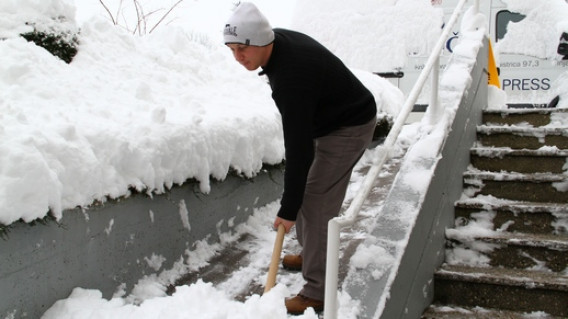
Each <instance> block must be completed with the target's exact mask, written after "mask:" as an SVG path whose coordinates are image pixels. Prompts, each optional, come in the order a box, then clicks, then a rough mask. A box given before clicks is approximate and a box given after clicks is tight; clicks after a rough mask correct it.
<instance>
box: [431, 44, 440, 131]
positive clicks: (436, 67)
mask: <svg viewBox="0 0 568 319" xmlns="http://www.w3.org/2000/svg"><path fill="white" fill-rule="evenodd" d="M430 76H431V79H430V80H431V82H432V83H431V86H432V87H431V90H430V106H429V108H430V124H431V125H434V124H436V123H438V115H439V114H440V112H441V111H442V110H440V106H439V105H438V104H439V103H438V96H439V95H438V94H439V93H438V88H439V83H440V55H438V57H437V58H436V60H435V61H434V64H433V65H432V72H431V73H430Z"/></svg>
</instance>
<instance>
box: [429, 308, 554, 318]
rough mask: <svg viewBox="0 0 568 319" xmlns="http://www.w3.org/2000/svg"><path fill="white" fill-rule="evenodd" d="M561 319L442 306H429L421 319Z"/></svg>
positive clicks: (538, 314)
mask: <svg viewBox="0 0 568 319" xmlns="http://www.w3.org/2000/svg"><path fill="white" fill-rule="evenodd" d="M463 318H478V319H529V318H533V319H534V318H539V319H561V318H563V317H557V316H553V315H550V314H547V313H544V312H542V311H538V312H518V311H508V310H499V309H489V308H480V307H451V306H442V305H431V306H430V307H428V308H427V309H426V311H424V313H423V314H422V317H421V319H463Z"/></svg>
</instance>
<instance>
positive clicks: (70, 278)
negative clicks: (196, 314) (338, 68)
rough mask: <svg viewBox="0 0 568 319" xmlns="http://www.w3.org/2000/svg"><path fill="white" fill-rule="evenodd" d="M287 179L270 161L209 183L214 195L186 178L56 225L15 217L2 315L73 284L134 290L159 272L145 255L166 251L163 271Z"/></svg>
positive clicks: (35, 306)
mask: <svg viewBox="0 0 568 319" xmlns="http://www.w3.org/2000/svg"><path fill="white" fill-rule="evenodd" d="M282 185H283V171H282V169H281V168H276V167H273V168H268V169H267V170H263V171H262V172H260V173H259V174H258V176H256V177H255V178H254V179H250V180H245V179H243V178H239V177H235V176H229V177H227V179H226V180H225V181H223V182H212V185H211V192H210V193H209V194H203V193H200V192H199V187H198V185H197V184H196V183H187V184H185V185H183V186H180V187H174V188H173V189H172V190H171V191H170V192H168V193H166V194H163V195H159V196H153V198H150V197H148V196H146V195H142V194H136V195H133V196H131V197H130V198H128V199H123V200H118V201H110V202H107V203H105V204H104V205H98V206H94V207H91V208H88V209H86V210H81V209H73V210H68V211H65V212H64V213H63V217H62V219H61V220H60V221H59V222H58V223H55V222H48V223H47V224H46V225H43V224H37V225H34V226H30V225H28V224H24V223H15V224H14V225H13V227H12V228H11V229H10V231H9V232H8V233H7V235H6V236H4V238H2V239H0V260H1V264H0V317H1V318H5V317H8V316H9V315H11V314H14V317H13V318H39V317H40V316H41V314H43V312H45V311H46V310H47V309H48V308H49V307H51V305H53V303H54V302H55V301H57V300H58V299H62V298H66V297H68V295H69V294H70V293H71V290H72V289H73V288H75V287H83V288H90V289H98V290H101V291H102V292H103V295H104V297H105V298H110V297H111V296H112V294H113V293H114V292H115V291H116V290H117V287H119V285H121V284H126V291H130V289H131V288H132V287H133V285H134V284H135V283H136V282H137V281H138V280H139V279H140V278H142V277H143V275H145V274H150V273H154V272H155V271H154V270H153V269H151V268H150V267H149V266H148V263H147V262H146V261H145V257H146V258H150V257H151V256H152V254H153V253H154V254H156V255H160V256H163V257H165V258H166V261H165V262H164V263H163V265H162V269H168V268H171V266H172V265H173V263H174V262H176V261H178V260H180V258H185V257H186V256H184V252H185V250H186V249H188V248H191V247H192V244H193V243H194V242H195V241H198V240H201V239H204V238H207V237H208V236H210V239H211V240H217V239H218V236H217V235H218V228H219V230H220V231H221V232H225V231H227V230H228V229H229V224H228V221H229V220H231V219H232V220H231V221H232V222H231V225H233V224H234V225H235V226H236V225H238V224H239V223H242V222H244V221H246V219H247V217H248V216H249V215H250V214H251V213H252V212H253V211H254V208H257V207H261V206H264V205H266V204H267V203H270V202H273V201H274V200H277V199H278V198H279V197H280V196H281V193H282ZM182 202H183V203H184V204H185V206H186V210H185V209H180V205H183V204H181V203H182ZM186 211H187V212H188V213H187V214H185V212H186ZM182 216H184V217H185V216H187V221H189V226H190V227H187V222H185V223H184V221H183V219H182ZM220 221H224V222H223V223H220V224H219V222H220ZM233 227H234V226H233ZM188 228H189V229H188Z"/></svg>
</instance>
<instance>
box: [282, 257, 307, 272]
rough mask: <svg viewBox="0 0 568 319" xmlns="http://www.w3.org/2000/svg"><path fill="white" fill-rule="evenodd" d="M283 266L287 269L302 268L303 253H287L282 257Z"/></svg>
mask: <svg viewBox="0 0 568 319" xmlns="http://www.w3.org/2000/svg"><path fill="white" fill-rule="evenodd" d="M282 267H284V269H287V270H297V271H299V270H302V256H301V255H286V256H284V258H283V259H282Z"/></svg>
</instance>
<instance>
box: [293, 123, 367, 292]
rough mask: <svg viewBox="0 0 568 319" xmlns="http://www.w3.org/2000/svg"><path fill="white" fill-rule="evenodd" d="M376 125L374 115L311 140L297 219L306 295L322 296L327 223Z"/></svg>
mask: <svg viewBox="0 0 568 319" xmlns="http://www.w3.org/2000/svg"><path fill="white" fill-rule="evenodd" d="M375 125H376V120H375V119H373V120H371V121H370V122H369V123H367V124H364V125H359V126H350V127H344V128H340V129H338V130H336V131H334V132H331V133H330V134H328V135H326V136H323V137H320V138H317V139H315V141H314V143H315V144H314V146H315V156H314V161H313V163H312V166H311V167H310V172H309V174H308V180H307V182H306V191H305V193H304V201H303V204H302V206H301V208H300V211H299V213H298V217H297V219H296V234H297V237H298V241H299V242H300V245H301V246H302V253H301V255H302V259H303V261H302V275H303V277H304V280H305V281H306V284H305V285H304V287H303V289H302V291H301V292H300V294H302V295H304V296H306V297H308V298H312V299H317V300H323V299H324V294H325V263H326V251H327V223H328V221H329V220H330V219H332V218H334V217H337V216H338V215H339V212H340V210H341V206H342V204H343V199H344V198H345V192H346V190H347V186H348V185H349V180H350V178H351V172H352V171H353V167H354V166H355V164H356V163H357V161H358V160H359V159H360V158H361V156H362V155H363V153H364V152H365V149H366V147H367V146H368V145H369V143H370V142H371V139H372V137H373V132H374V128H375Z"/></svg>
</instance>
